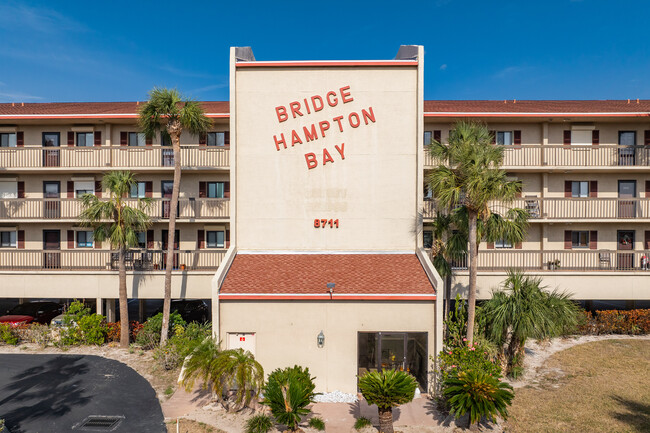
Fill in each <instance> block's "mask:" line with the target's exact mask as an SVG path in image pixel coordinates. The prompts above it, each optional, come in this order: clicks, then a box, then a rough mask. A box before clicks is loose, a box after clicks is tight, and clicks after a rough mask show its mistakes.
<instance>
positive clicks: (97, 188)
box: [95, 180, 102, 198]
mask: <svg viewBox="0 0 650 433" xmlns="http://www.w3.org/2000/svg"><path fill="white" fill-rule="evenodd" d="M95 196H96V197H97V198H102V181H101V180H96V181H95Z"/></svg>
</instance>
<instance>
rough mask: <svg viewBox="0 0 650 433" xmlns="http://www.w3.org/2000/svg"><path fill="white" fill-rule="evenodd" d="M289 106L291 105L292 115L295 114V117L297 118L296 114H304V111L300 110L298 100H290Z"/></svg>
mask: <svg viewBox="0 0 650 433" xmlns="http://www.w3.org/2000/svg"><path fill="white" fill-rule="evenodd" d="M289 107H291V115H292V116H293V118H294V119H295V118H296V114H297V115H298V116H302V113H301V112H300V102H298V101H293V102H289Z"/></svg>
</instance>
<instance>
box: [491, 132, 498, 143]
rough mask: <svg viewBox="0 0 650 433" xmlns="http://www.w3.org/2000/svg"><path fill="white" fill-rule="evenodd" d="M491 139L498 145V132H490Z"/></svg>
mask: <svg viewBox="0 0 650 433" xmlns="http://www.w3.org/2000/svg"><path fill="white" fill-rule="evenodd" d="M490 137H492V144H497V132H496V131H490Z"/></svg>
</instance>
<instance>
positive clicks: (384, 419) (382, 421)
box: [379, 407, 394, 433]
mask: <svg viewBox="0 0 650 433" xmlns="http://www.w3.org/2000/svg"><path fill="white" fill-rule="evenodd" d="M379 433H394V430H393V408H392V407H389V408H388V409H379Z"/></svg>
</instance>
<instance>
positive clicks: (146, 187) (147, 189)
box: [144, 180, 153, 198]
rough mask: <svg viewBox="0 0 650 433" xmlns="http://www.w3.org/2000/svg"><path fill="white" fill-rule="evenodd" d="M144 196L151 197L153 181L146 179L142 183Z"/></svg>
mask: <svg viewBox="0 0 650 433" xmlns="http://www.w3.org/2000/svg"><path fill="white" fill-rule="evenodd" d="M144 196H145V197H148V198H151V197H153V181H150V180H148V181H146V182H145V183H144Z"/></svg>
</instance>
